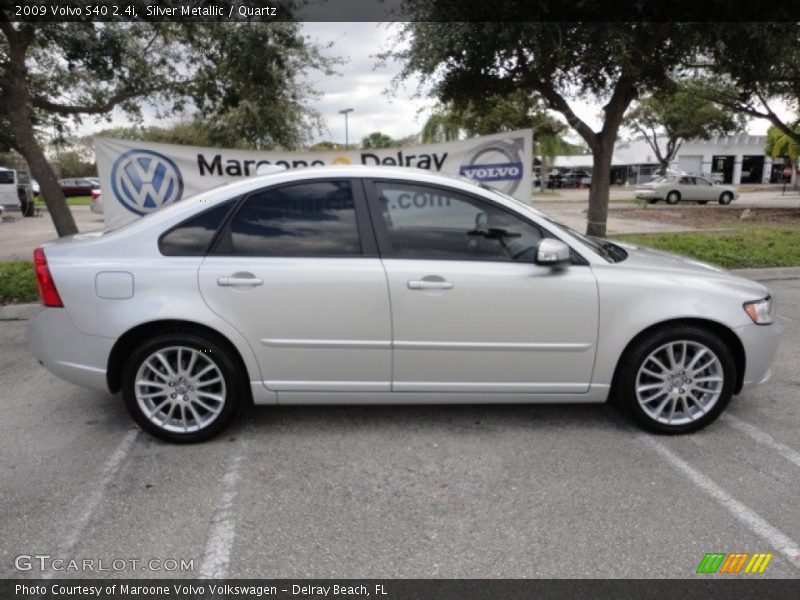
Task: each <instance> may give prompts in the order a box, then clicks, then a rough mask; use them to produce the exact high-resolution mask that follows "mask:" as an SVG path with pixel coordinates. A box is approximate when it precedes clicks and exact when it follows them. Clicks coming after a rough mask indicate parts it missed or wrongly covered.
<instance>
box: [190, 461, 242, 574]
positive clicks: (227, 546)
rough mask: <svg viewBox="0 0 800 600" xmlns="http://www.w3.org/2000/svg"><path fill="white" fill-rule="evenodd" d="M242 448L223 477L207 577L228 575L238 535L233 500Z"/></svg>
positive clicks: (203, 571) (209, 546)
mask: <svg viewBox="0 0 800 600" xmlns="http://www.w3.org/2000/svg"><path fill="white" fill-rule="evenodd" d="M242 455H243V451H242V450H239V451H238V452H237V453H236V454H234V455H233V457H232V458H231V461H230V464H229V465H228V469H227V471H226V472H225V476H224V477H223V478H222V495H221V496H220V499H219V503H218V504H217V509H216V514H215V516H214V527H213V529H212V530H211V534H210V535H209V537H208V542H206V551H205V555H204V556H203V564H202V566H201V567H200V577H201V578H204V579H224V578H225V577H227V576H228V565H229V563H230V558H231V549H232V548H233V540H234V537H235V535H236V514H235V513H234V511H233V501H234V500H235V499H236V493H237V487H238V484H239V477H240V475H239V467H240V465H241V462H242Z"/></svg>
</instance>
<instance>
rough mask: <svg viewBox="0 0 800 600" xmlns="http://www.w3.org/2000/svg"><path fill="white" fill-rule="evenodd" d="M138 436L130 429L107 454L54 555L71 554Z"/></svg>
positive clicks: (47, 576)
mask: <svg viewBox="0 0 800 600" xmlns="http://www.w3.org/2000/svg"><path fill="white" fill-rule="evenodd" d="M138 437H139V430H138V429H131V430H130V431H129V432H128V433H126V434H125V436H124V437H123V438H122V441H121V442H120V443H119V444H118V445H117V447H116V449H115V450H114V452H112V453H111V456H109V457H108V459H107V460H106V462H105V463H103V468H102V470H101V471H100V481H99V482H98V483H97V484H96V485H95V486H94V487H93V488H91V489H92V492H91V493H90V494H89V497H88V498H86V500H85V501H83V502H82V503H81V505H82V507H83V509H82V510H81V512H80V514H79V515H78V518H77V519H75V521H73V526H72V529H71V530H70V532H69V535H68V536H67V538H66V540H65V541H64V544H63V545H62V546H61V548H60V549H59V553H58V554H57V555H55V556H59V557H62V556H70V555H71V553H72V550H73V549H74V548H75V546H76V544H77V543H78V541H79V540H80V539H81V535H83V532H84V531H85V529H86V527H87V526H88V525H89V521H91V519H92V514H93V513H94V511H95V510H96V509H97V507H98V506H99V505H100V503H101V502H102V501H103V498H104V497H105V494H106V489H107V488H108V486H109V484H110V483H111V481H112V480H113V479H114V477H115V476H116V474H117V471H119V468H120V466H121V465H122V463H123V462H124V461H125V458H126V457H127V456H128V452H130V450H131V448H132V447H133V444H134V442H135V441H136V438H138ZM55 575H56V571H48V572H47V573H45V574H44V575H43V578H44V579H51V578H53V577H54V576H55Z"/></svg>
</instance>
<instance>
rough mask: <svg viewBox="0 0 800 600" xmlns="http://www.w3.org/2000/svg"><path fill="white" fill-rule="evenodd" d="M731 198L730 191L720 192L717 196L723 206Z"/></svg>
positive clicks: (728, 202)
mask: <svg viewBox="0 0 800 600" xmlns="http://www.w3.org/2000/svg"><path fill="white" fill-rule="evenodd" d="M731 200H733V194H731V193H730V192H722V195H721V196H720V197H719V203H720V204H722V205H723V206H727V205H728V204H730V203H731Z"/></svg>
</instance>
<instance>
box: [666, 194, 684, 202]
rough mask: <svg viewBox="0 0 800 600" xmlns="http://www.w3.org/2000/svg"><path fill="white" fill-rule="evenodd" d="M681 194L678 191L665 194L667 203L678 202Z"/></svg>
mask: <svg viewBox="0 0 800 600" xmlns="http://www.w3.org/2000/svg"><path fill="white" fill-rule="evenodd" d="M680 199H681V194H680V192H675V191H672V192H670V193H669V194H667V204H677V203H678V202H680Z"/></svg>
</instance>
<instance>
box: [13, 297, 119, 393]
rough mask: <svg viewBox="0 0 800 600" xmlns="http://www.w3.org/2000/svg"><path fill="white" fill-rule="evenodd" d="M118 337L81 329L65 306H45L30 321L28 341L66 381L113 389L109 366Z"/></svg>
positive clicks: (45, 365) (84, 385)
mask: <svg viewBox="0 0 800 600" xmlns="http://www.w3.org/2000/svg"><path fill="white" fill-rule="evenodd" d="M115 341H116V340H115V339H113V338H105V337H99V336H96V335H86V334H85V333H81V332H80V331H78V330H77V329H76V328H75V325H73V324H72V319H70V318H69V315H68V314H67V311H66V309H63V308H47V307H44V306H43V307H41V308H40V309H39V312H37V313H36V315H34V317H33V318H32V319H31V320H30V321H29V322H28V345H29V346H30V349H31V352H32V353H33V355H34V356H35V357H36V358H37V359H38V360H39V361H40V362H41V363H42V364H43V365H44V367H45V368H46V369H47V370H48V371H50V372H51V373H53V374H54V375H56V376H58V377H60V378H61V379H64V380H65V381H69V382H70V383H74V384H75V385H79V386H81V387H87V388H91V389H94V390H100V391H105V392H108V391H109V390H108V383H107V382H106V367H107V365H108V357H109V355H110V354H111V349H112V348H113V346H114V342H115Z"/></svg>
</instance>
